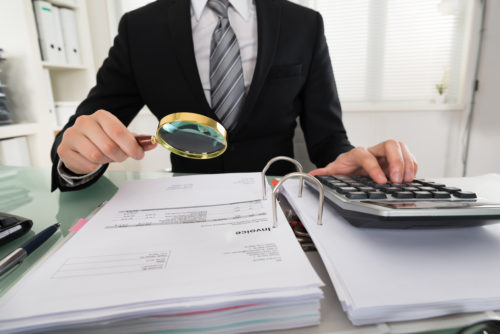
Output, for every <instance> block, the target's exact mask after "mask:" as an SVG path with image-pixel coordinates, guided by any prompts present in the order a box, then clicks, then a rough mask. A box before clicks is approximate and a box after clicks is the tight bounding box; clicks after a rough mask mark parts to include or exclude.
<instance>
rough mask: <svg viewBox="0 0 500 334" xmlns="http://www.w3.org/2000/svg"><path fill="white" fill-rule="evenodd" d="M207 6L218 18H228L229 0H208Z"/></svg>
mask: <svg viewBox="0 0 500 334" xmlns="http://www.w3.org/2000/svg"><path fill="white" fill-rule="evenodd" d="M207 6H208V7H209V8H210V9H212V10H213V11H214V12H215V14H216V15H217V16H220V17H224V18H227V9H228V8H229V0H208V2H207Z"/></svg>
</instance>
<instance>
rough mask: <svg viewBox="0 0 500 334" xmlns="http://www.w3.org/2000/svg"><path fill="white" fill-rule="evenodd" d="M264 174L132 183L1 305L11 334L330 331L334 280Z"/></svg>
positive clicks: (1, 320)
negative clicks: (326, 292)
mask: <svg viewBox="0 0 500 334" xmlns="http://www.w3.org/2000/svg"><path fill="white" fill-rule="evenodd" d="M260 187H261V185H260V174H259V173H252V174H224V175H210V176H188V177H171V178H165V179H161V180H143V181H132V182H128V183H126V184H124V185H122V187H120V189H119V191H118V192H117V194H116V195H115V196H114V197H113V198H112V199H111V200H110V201H109V202H108V203H107V204H106V205H105V206H104V207H103V208H102V209H101V210H100V211H99V212H98V213H97V214H96V215H95V216H94V217H93V218H92V219H91V220H90V221H89V222H88V223H87V224H86V225H85V226H84V227H83V228H82V229H81V230H80V231H78V232H77V233H76V234H74V236H73V237H72V238H71V239H69V240H68V241H67V242H66V243H65V244H63V245H62V246H61V247H60V248H59V249H58V250H57V251H56V252H54V253H53V254H52V255H51V256H50V257H49V258H48V259H47V260H46V261H45V262H44V263H42V264H41V265H40V266H38V267H37V268H36V269H35V270H33V271H32V272H31V273H29V274H28V275H27V276H26V277H25V278H24V279H22V280H21V282H20V283H19V284H17V285H16V286H15V287H14V288H13V289H12V290H11V291H10V293H8V294H7V295H6V296H5V297H4V298H3V299H2V300H1V301H0V328H2V330H4V331H8V332H23V331H30V330H44V331H47V330H51V331H53V330H57V329H66V328H67V327H72V328H73V329H75V328H76V329H78V327H79V328H80V329H81V330H82V331H83V332H85V331H89V330H92V331H93V332H95V331H97V330H99V329H101V330H102V331H103V332H107V331H109V330H115V331H125V332H144V331H156V330H177V331H182V332H183V333H187V332H200V331H203V332H217V333H224V332H228V333H232V332H247V331H259V330H264V329H284V328H292V327H302V326H310V325H315V324H318V322H319V299H320V298H321V297H322V292H321V289H320V286H321V285H322V282H321V281H320V279H319V277H318V276H317V275H316V273H315V272H314V270H313V268H312V266H311V265H310V263H309V262H308V260H307V258H306V257H305V255H304V253H303V252H302V250H301V248H300V245H299V244H298V242H297V240H296V239H295V237H294V235H293V233H292V231H291V229H290V227H289V226H288V224H287V223H286V219H285V217H284V216H283V215H282V214H280V216H279V219H280V222H281V223H280V226H279V227H278V228H273V227H272V218H271V217H272V214H271V200H270V199H269V198H270V196H268V200H266V201H263V200H261V198H262V190H261V188H260Z"/></svg>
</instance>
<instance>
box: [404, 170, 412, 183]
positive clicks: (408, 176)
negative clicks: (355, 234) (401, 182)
mask: <svg viewBox="0 0 500 334" xmlns="http://www.w3.org/2000/svg"><path fill="white" fill-rule="evenodd" d="M413 179H414V176H413V172H412V171H411V170H409V169H407V170H406V171H405V181H408V182H410V181H412V180H413Z"/></svg>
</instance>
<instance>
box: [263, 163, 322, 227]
mask: <svg viewBox="0 0 500 334" xmlns="http://www.w3.org/2000/svg"><path fill="white" fill-rule="evenodd" d="M294 177H300V189H302V185H303V178H304V177H305V178H306V179H308V180H309V181H311V182H314V183H315V184H316V185H318V192H319V205H318V225H323V221H322V220H323V202H324V199H325V195H324V193H323V185H322V184H321V183H320V182H319V181H318V179H316V178H315V177H314V176H311V175H309V174H307V173H303V172H293V173H289V174H286V175H285V176H283V178H281V180H280V181H279V182H278V184H277V185H276V187H274V189H273V197H272V201H273V227H278V218H277V213H276V202H277V195H278V192H279V188H280V187H281V185H282V184H283V182H285V181H286V180H288V179H291V178H294Z"/></svg>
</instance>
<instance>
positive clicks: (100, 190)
mask: <svg viewBox="0 0 500 334" xmlns="http://www.w3.org/2000/svg"><path fill="white" fill-rule="evenodd" d="M5 174H12V175H11V176H9V177H8V178H4V179H2V178H1V177H0V189H2V188H5V187H16V188H18V189H24V190H25V191H24V192H21V193H24V194H25V195H23V196H18V197H17V198H15V199H13V200H12V199H11V200H8V201H5V200H4V201H2V199H1V198H0V211H2V212H8V213H13V214H17V215H20V216H24V217H29V218H31V219H32V220H33V223H34V224H33V228H32V230H31V231H30V232H28V233H27V234H26V235H24V236H22V237H21V238H19V239H17V240H14V241H12V242H10V243H8V244H7V245H4V246H1V247H0V258H2V257H4V256H5V255H7V254H8V253H9V252H11V251H12V250H13V249H15V248H17V247H18V246H19V245H21V244H22V243H23V242H24V241H26V240H27V239H29V238H30V237H32V236H33V235H34V234H35V233H38V232H40V231H41V230H43V229H44V228H45V227H47V226H49V225H51V224H54V223H55V222H60V223H61V228H60V231H59V232H57V233H56V234H55V235H54V236H52V237H51V239H50V240H49V241H48V242H46V243H45V244H44V245H42V246H41V247H40V248H39V249H37V250H36V251H35V252H34V253H33V254H32V255H30V256H29V257H28V258H27V259H26V260H25V261H24V262H23V263H22V264H21V265H20V266H19V267H18V268H17V269H16V270H15V271H14V272H13V273H12V274H10V275H8V276H7V277H5V278H3V279H2V280H1V281H0V296H2V295H3V294H4V293H5V292H6V291H7V290H8V289H9V288H10V287H12V285H13V284H15V283H16V282H17V281H18V280H19V279H20V278H21V277H22V276H23V275H24V274H25V273H26V272H27V271H28V269H29V268H30V267H32V266H33V265H34V264H35V263H36V262H37V261H39V260H40V258H42V257H43V256H44V255H46V254H47V252H49V250H50V249H51V248H52V247H54V245H56V244H57V243H59V242H61V241H62V240H63V239H64V238H65V237H66V236H67V235H68V234H69V228H70V227H71V226H73V225H74V224H75V223H76V222H77V221H78V219H80V218H84V217H86V216H87V215H89V214H90V213H91V212H92V211H93V210H94V209H95V208H96V207H97V206H99V205H100V204H101V203H102V202H104V201H106V200H108V199H110V198H111V197H112V196H113V194H114V193H115V192H116V191H117V189H118V187H119V185H120V184H121V183H122V182H124V181H126V180H137V179H148V178H163V177H170V176H172V175H173V174H171V173H164V172H158V173H142V172H141V173H139V172H106V173H105V176H104V177H102V178H101V179H100V180H99V181H98V182H97V183H95V184H94V185H92V186H90V187H89V188H86V189H83V190H79V191H75V192H65V193H61V192H59V191H55V192H53V193H51V192H50V170H49V169H39V168H30V167H7V166H0V176H1V175H5ZM307 256H308V258H309V260H310V261H311V263H312V264H313V266H314V268H315V269H316V270H317V272H318V274H319V275H320V276H321V278H322V279H323V281H324V282H325V284H326V286H325V288H324V293H325V298H324V299H323V300H322V302H321V324H320V326H316V327H309V328H303V329H296V330H292V331H287V333H296V334H306V333H307V334H313V333H338V334H340V333H342V334H365V333H366V334H368V333H370V334H372V333H423V332H429V333H436V334H438V333H439V334H451V333H454V332H455V330H453V328H456V327H458V326H462V325H465V324H468V323H471V322H474V321H477V320H482V319H485V318H487V317H492V316H499V314H496V313H493V312H485V313H479V314H467V315H455V316H448V317H441V318H436V319H427V320H422V321H411V322H401V323H391V324H379V325H374V326H361V327H355V326H353V325H352V324H351V323H350V322H349V320H348V319H347V317H346V315H345V313H344V312H343V311H342V309H341V306H340V304H339V302H338V299H337V297H336V294H335V290H334V289H333V287H332V284H331V282H330V280H329V279H328V275H327V273H326V270H325V268H324V266H323V264H322V263H321V259H320V257H319V256H318V254H317V253H316V252H314V251H313V252H307ZM277 333H282V332H277Z"/></svg>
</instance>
